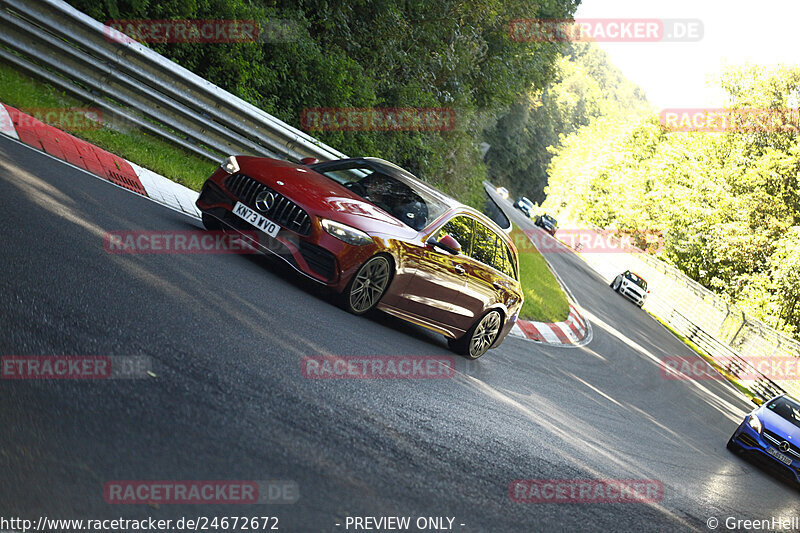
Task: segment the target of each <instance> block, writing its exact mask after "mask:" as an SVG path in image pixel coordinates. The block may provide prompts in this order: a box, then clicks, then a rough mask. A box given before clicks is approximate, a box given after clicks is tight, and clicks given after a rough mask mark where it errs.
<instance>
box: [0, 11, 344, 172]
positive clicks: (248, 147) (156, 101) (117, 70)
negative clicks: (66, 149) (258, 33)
mask: <svg viewBox="0 0 800 533" xmlns="http://www.w3.org/2000/svg"><path fill="white" fill-rule="evenodd" d="M104 28H106V27H105V26H104V25H103V24H102V23H100V22H98V21H96V20H94V19H92V18H91V17H89V16H87V15H85V14H83V13H81V12H80V11H78V10H76V9H74V8H73V7H71V6H70V5H68V4H67V3H65V2H63V1H61V0H2V1H0V45H1V46H0V58H2V59H3V60H5V61H7V62H9V63H11V64H13V65H15V66H16V67H18V68H20V69H21V70H23V71H24V72H27V73H28V74H31V75H33V76H36V77H38V78H40V79H43V80H45V81H47V82H48V83H50V84H52V85H54V86H56V87H58V88H59V89H61V90H63V91H65V92H67V93H69V94H71V95H73V96H75V97H77V98H79V99H81V100H84V101H85V102H87V103H88V104H90V105H92V106H95V107H97V108H99V109H100V110H101V111H102V112H103V115H104V117H108V118H109V119H110V121H111V122H118V123H123V124H126V125H128V126H132V127H136V128H141V129H142V130H143V131H146V132H147V133H150V134H152V135H155V136H157V137H160V138H162V139H164V140H167V141H169V142H171V143H174V144H176V145H178V146H181V147H183V148H185V149H186V150H188V151H190V152H193V153H195V154H197V155H200V156H201V157H205V158H208V159H210V160H213V161H219V160H220V159H222V157H224V156H226V155H231V154H250V155H259V156H267V157H277V158H281V159H287V160H291V161H295V162H298V161H299V160H300V159H302V158H303V157H315V158H317V159H319V160H320V161H328V160H331V159H339V158H342V157H347V156H345V155H344V154H342V153H341V152H339V151H338V150H335V149H334V148H332V147H330V146H327V145H325V144H323V143H321V142H319V141H318V140H316V139H314V138H313V137H311V136H310V135H308V134H306V133H304V132H302V131H300V130H298V129H296V128H293V127H291V126H289V125H288V124H286V123H284V122H282V121H280V120H278V119H276V118H275V117H273V116H272V115H270V114H268V113H266V112H264V111H262V110H261V109H258V108H257V107H255V106H253V105H252V104H249V103H248V102H245V101H244V100H242V99H241V98H238V97H236V96H234V95H232V94H231V93H229V92H227V91H225V90H223V89H221V88H219V87H217V86H216V85H214V84H212V83H210V82H208V81H206V80H204V79H203V78H201V77H199V76H197V75H195V74H193V73H192V72H190V71H188V70H186V69H185V68H183V67H181V66H180V65H178V64H176V63H174V62H172V61H170V60H169V59H167V58H165V57H163V56H161V55H160V54H158V53H156V52H154V51H153V50H151V49H149V48H147V47H145V46H143V45H141V44H139V43H136V42H131V41H127V40H125V42H120V40H115V39H112V38H110V37H109V34H108V32H107V29H104Z"/></svg>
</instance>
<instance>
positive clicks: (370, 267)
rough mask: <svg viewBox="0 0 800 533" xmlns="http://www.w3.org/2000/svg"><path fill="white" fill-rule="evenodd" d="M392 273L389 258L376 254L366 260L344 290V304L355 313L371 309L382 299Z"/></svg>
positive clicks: (358, 313) (359, 313)
mask: <svg viewBox="0 0 800 533" xmlns="http://www.w3.org/2000/svg"><path fill="white" fill-rule="evenodd" d="M391 275H392V267H391V265H390V263H389V260H388V259H387V258H386V257H384V256H382V255H376V256H375V257H372V258H371V259H369V260H368V261H366V262H365V263H364V264H363V265H361V268H359V269H358V272H356V273H355V275H354V276H353V279H351V280H350V283H348V284H347V287H346V288H345V290H344V292H342V296H341V298H342V306H343V307H344V308H345V309H346V310H347V311H349V312H351V313H353V314H354V315H363V314H364V313H366V312H368V311H371V310H372V309H373V308H374V307H375V306H376V305H378V302H379V301H380V299H381V297H382V296H383V293H384V292H386V288H387V287H388V286H389V280H390V279H391Z"/></svg>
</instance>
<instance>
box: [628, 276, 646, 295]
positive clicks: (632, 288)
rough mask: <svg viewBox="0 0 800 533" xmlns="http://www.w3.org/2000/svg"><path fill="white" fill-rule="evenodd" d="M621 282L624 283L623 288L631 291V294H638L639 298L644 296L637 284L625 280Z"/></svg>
mask: <svg viewBox="0 0 800 533" xmlns="http://www.w3.org/2000/svg"><path fill="white" fill-rule="evenodd" d="M623 281H624V282H625V287H626V288H627V289H628V290H629V291H633V292H635V293H636V294H638V295H640V296H641V295H644V294H645V293H646V292H647V291H645V290H644V289H643V288H641V287H640V286H638V285H637V284H635V283H633V282H631V281H627V280H623Z"/></svg>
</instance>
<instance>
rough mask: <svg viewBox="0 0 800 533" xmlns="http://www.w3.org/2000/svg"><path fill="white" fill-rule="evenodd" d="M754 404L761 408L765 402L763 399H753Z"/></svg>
mask: <svg viewBox="0 0 800 533" xmlns="http://www.w3.org/2000/svg"><path fill="white" fill-rule="evenodd" d="M753 403H754V404H756V405H759V406H760V405H763V404H764V400H762V399H761V398H753Z"/></svg>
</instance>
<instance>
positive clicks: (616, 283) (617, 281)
mask: <svg viewBox="0 0 800 533" xmlns="http://www.w3.org/2000/svg"><path fill="white" fill-rule="evenodd" d="M621 286H622V279H621V278H616V279H614V282H613V283H612V284H611V288H612V289H614V290H615V291H617V292H619V288H620V287H621Z"/></svg>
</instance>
